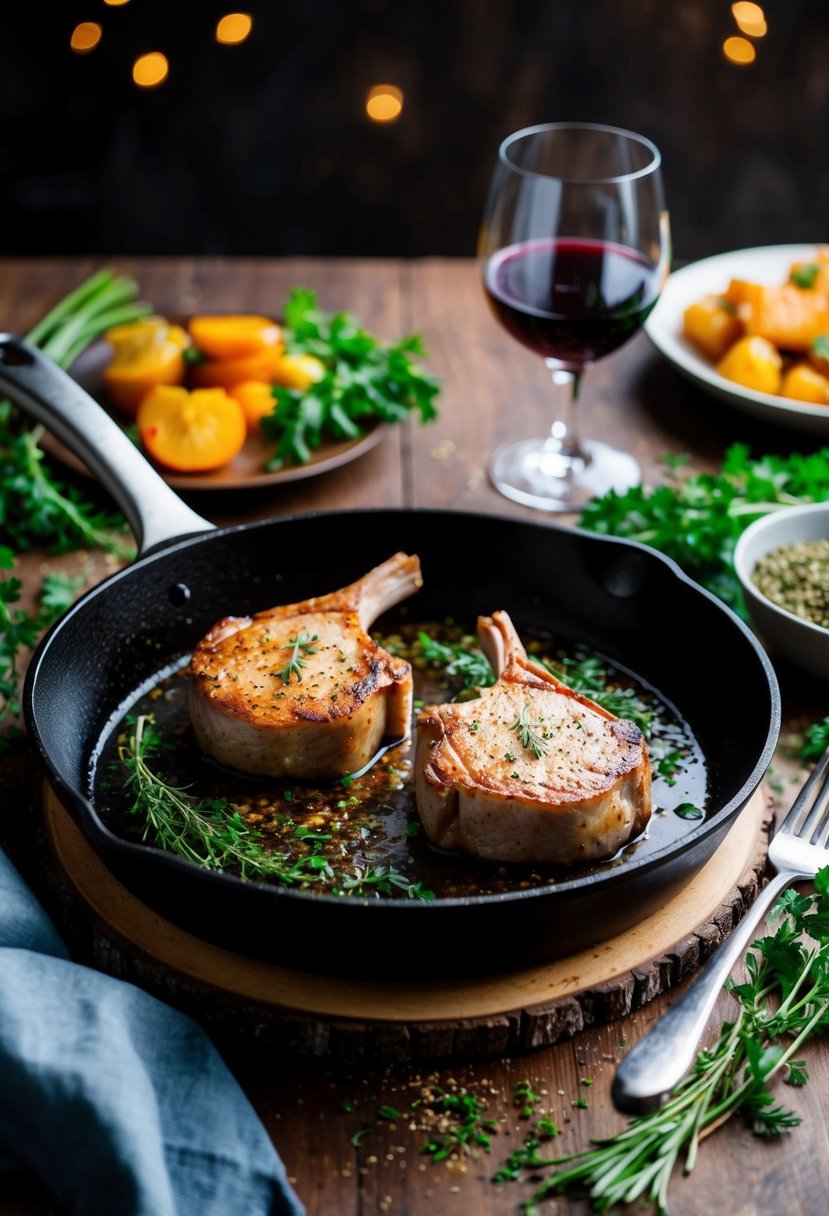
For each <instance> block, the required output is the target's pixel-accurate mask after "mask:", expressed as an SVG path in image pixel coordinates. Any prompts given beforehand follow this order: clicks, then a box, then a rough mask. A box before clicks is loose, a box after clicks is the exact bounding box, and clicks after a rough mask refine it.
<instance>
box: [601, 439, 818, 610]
mask: <svg viewBox="0 0 829 1216" xmlns="http://www.w3.org/2000/svg"><path fill="white" fill-rule="evenodd" d="M686 460H687V457H677V456H666V457H665V463H666V465H667V468H668V471H669V480H668V482H667V483H666V484H664V485H661V486H658V487H656V488H655V489H646V488H645V487H643V486H635V487H634V488H633V489H630V490H626V491H625V492H624V493H622V494H618V493H616V492H615V491H613V490H611V491H610V492H609V493H607V494H604V495H603V496H602V497H601V498H597V499H594V500H593V502H590V503H588V504H587V506H586V507H585V508H584V510H583V511H582V514H581V517H580V521H579V522H580V524H581V526H582V527H583V528H586V529H587V530H588V531H590V532H598V533H601V534H603V535H605V536H623V537H626V538H627V539H628V540H636V541H641V542H642V543H643V544H646V545H650V546H651V547H652V548H654V549H659V550H660V552H662V553H665V554H667V556H668V557H671V558H673V559H674V561H676V562H677V563H678V565H680V566H681V567H682V569H683V570H685V571H686V572H687V573H688V574H690V575H691V577H692V578H694V579H696V581H697V582H698V583H701V584H702V586H703V587H707V588H708V590H709V591H712V592H713V593H714V594H715V595H717V596H719V598H720V599H722V600H724V601H725V602H726V603H727V604H729V605H730V606H731V607H732V608H736V609H737V611H738V612H740V613H741V614H743V615H744V608H743V600H742V592H741V590H740V585H739V582H738V580H737V576H736V575H735V573H734V569H733V565H732V558H733V554H734V546H735V545H736V543H737V540H738V539H739V537H740V535H741V533H742V532H743V531H744V530H745V529H746V528H747V527H748V525H749V524H750V523H753V522H754V520H755V519H759V518H760V516H762V515H766V514H768V513H769V512H771V511H776V510H778V509H779V508H780V507H787V506H796V505H798V504H800V503H809V502H823V501H825V500H827V499H829V448H822V449H821V450H820V451H818V452H814V453H812V454H811V455H800V454H793V455H791V456H763V457H760V458H759V459H756V460H755V459H752V457H751V454H750V451H749V449H748V447H746V445H745V444H741V443H736V444H733V445H732V446H731V447H730V448H729V449H728V451H727V452H726V454H725V459H724V461H723V464H722V466H721V468H720V470H719V472H717V473H697V474H694V475H692V476H682V474H681V470H682V466H683V465H684V464H685V462H686Z"/></svg>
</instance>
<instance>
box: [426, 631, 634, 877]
mask: <svg viewBox="0 0 829 1216" xmlns="http://www.w3.org/2000/svg"><path fill="white" fill-rule="evenodd" d="M478 637H479V640H480V643H481V647H482V649H483V650H484V652H485V654H486V655H487V657H488V658H489V660H490V662H491V663H492V667H493V670H494V671H495V673H496V675H497V680H496V682H495V684H494V685H493V686H492V687H491V688H486V689H484V690H483V691H482V693H481V696H480V697H479V698H478V699H477V700H473V701H465V702H462V703H458V704H449V705H432V706H427V707H426V708H425V709H423V710H422V711H421V713H420V715H419V716H418V721H417V749H416V757H415V783H416V784H415V790H416V797H417V807H418V811H419V812H420V818H421V820H422V822H423V826H424V828H425V831H426V834H427V835H428V837H429V839H430V840H431V841H432V842H433V843H435V844H438V845H441V846H443V847H445V848H448V849H461V850H465V851H466V852H468V853H473V854H475V855H476V856H478V857H485V858H488V859H490V860H493V861H514V862H539V863H541V862H551V863H558V864H562V865H571V864H574V863H579V862H589V861H593V860H599V859H601V858H607V857H610V856H612V855H613V854H614V853H615V852H616V851H617V850H618V849H619V848H620V847H621V846H622V845H623V844H625V843H627V841H629V840H630V839H631V837H633V836H636V835H638V834H639V832H641V831H642V830H643V829H644V827H645V826H646V824H647V822H648V820H649V818H650V815H651V768H650V763H649V760H648V751H647V746H646V744H645V740H644V738H643V736H642V732H641V731H640V730H639V728H638V727H637V726H635V725H634V724H633V723H632V722H626V721H623V720H622V719H620V718H616V717H614V715H613V714H611V713H608V712H607V710H604V709H602V708H601V707H600V706H598V705H595V704H594V703H593V702H592V701H590V700H588V699H587V698H586V697H583V696H581V695H580V694H579V693H577V692H574V691H573V690H572V689H570V688H568V687H567V686H566V685H565V684H562V683H561V682H560V681H559V680H557V679H556V678H555V676H553V675H552V674H551V673H550V672H548V671H547V669H546V668H545V667H543V666H542V665H541V664H540V663H536V662H533V660H531V659H529V658H528V657H527V654H526V651H525V650H524V647H523V646H522V645H521V642H520V640H519V638H518V635H517V634H516V632H515V629H514V627H513V625H512V622H511V621H510V618H509V617H508V616H507V614H506V613H504V612H496V613H495V614H494V616H492V617H480V618H479V620H478Z"/></svg>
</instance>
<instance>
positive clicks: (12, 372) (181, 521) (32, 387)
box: [0, 333, 213, 553]
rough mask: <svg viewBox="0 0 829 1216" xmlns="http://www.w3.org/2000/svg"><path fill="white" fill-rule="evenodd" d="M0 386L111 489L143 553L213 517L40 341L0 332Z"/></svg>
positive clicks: (205, 527)
mask: <svg viewBox="0 0 829 1216" xmlns="http://www.w3.org/2000/svg"><path fill="white" fill-rule="evenodd" d="M0 389H2V390H4V391H5V392H6V393H7V394H8V395H9V397H10V398H11V400H12V401H13V402H14V403H15V405H18V406H19V407H20V408H21V409H22V410H23V411H24V412H25V413H27V414H31V415H32V417H34V418H36V419H37V421H38V422H42V423H43V424H44V426H46V427H48V429H49V430H50V431H51V432H52V433H53V434H54V435H56V436H57V438H58V439H59V440H60V441H61V443H65V444H66V446H67V447H68V448H69V449H70V450H71V451H72V452H73V453H74V454H75V455H76V456H77V457H79V458H80V459H81V460H82V461H83V462H84V464H85V465H87V467H88V468H89V469H90V470H91V471H92V472H93V473H94V474H95V476H96V477H97V478H98V479H99V480H100V481H101V483H102V484H103V485H104V486H105V487H106V489H107V490H109V492H110V494H111V495H112V497H113V498H114V499H115V501H116V502H117V504H118V506H119V507H120V508H121V510H122V511H123V512H124V514H125V515H126V517H127V520H128V521H129V525H130V527H131V528H132V530H133V532H134V533H135V536H136V538H137V540H138V548H139V552H140V553H146V551H147V550H148V549H152V548H153V547H154V546H155V545H158V544H161V543H163V542H164V541H168V540H174V539H176V538H177V537H179V536H185V535H187V534H188V533H192V532H207V531H209V530H212V528H213V524H211V523H209V522H208V520H206V519H202V517H201V516H200V515H197V514H196V513H195V511H191V510H190V508H189V507H188V506H187V504H186V503H184V502H182V500H181V499H180V498H179V497H178V495H177V494H175V493H174V492H173V490H171V489H170V487H169V486H168V485H167V483H166V481H164V479H163V478H162V477H161V476H159V474H158V473H156V471H155V469H154V468H153V467H152V466H151V465H150V464H149V463H148V462H147V461H146V460H145V459H144V457H143V456H142V455H141V453H140V452H139V451H138V449H137V448H136V447H135V445H134V444H133V443H132V442H131V441H130V440H129V439H128V438H127V436H126V435H125V434H124V432H123V431H122V430H121V428H120V427H119V426H118V424H117V423H116V422H113V420H112V419H111V418H110V417H109V415H108V414H107V413H106V411H105V410H103V409H102V408H101V406H100V405H98V403H97V401H95V400H93V398H92V397H90V396H89V394H88V393H87V392H86V391H85V390H84V389H82V388H81V386H80V385H79V384H77V383H76V381H74V380H73V379H72V377H71V376H69V375H67V374H66V372H65V371H62V370H61V368H59V367H58V365H57V364H56V363H54V362H53V361H52V360H51V359H49V358H48V357H47V356H46V355H44V354H43V353H42V352H41V351H39V350H38V349H37V347H35V346H32V345H31V344H30V343H28V342H24V341H23V339H22V338H18V337H16V336H15V335H14V334H3V333H0Z"/></svg>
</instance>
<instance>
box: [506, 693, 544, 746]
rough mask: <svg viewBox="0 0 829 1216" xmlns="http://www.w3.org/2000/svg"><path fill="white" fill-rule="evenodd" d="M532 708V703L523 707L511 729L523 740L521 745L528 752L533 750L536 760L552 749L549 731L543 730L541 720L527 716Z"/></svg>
mask: <svg viewBox="0 0 829 1216" xmlns="http://www.w3.org/2000/svg"><path fill="white" fill-rule="evenodd" d="M529 708H530V703H529V701H527V703H526V705H523V706H522V707H521V712H520V713H519V715H518V717H517V718H516V719H515V721H514V722H513V724H512V726H511V727H510V730H514V731H515V733H516V734H517V735H518V738H519V739H520V740H521V746H522V747H523V748H526V750H527V751H528V752H532V754H533V755H534V756H535V758H536V760H540V759H541V757H542V756H546V755H547V752H548V751H549V750H550V745H549V743H548V742H547V738H548V732H546V731H544V730H543V727H542V724H541V722H530V720H529V718H528V717H527V712H528V710H529Z"/></svg>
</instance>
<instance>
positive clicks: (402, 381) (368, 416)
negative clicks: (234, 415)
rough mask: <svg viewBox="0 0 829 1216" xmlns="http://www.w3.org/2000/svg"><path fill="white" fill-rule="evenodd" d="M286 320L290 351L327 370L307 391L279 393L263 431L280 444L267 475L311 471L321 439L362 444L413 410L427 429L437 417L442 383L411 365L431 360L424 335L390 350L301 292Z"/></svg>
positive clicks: (348, 319)
mask: <svg viewBox="0 0 829 1216" xmlns="http://www.w3.org/2000/svg"><path fill="white" fill-rule="evenodd" d="M283 319H284V324H285V345H286V348H287V350H288V351H289V352H290V353H292V354H303V355H313V356H314V357H315V358H317V359H319V360H320V361H321V362H322V363H323V364H324V366H325V369H326V371H325V375H324V376H323V378H322V379H321V380H319V381H318V382H317V383H316V384H314V385H312V386H311V387H310V388H309V389H307V390H306V391H304V392H303V391H300V390H298V389H288V388H280V387H276V388H274V389H273V395H274V398H275V401H276V404H275V406H274V410H273V413H272V414H270V415H269V416H268V417H267V418H264V419H263V420H262V424H261V425H262V431H263V433H264V435H265V436H266V437H267V438H268V439H271V440H273V441H274V442H275V443H276V451H275V452H274V454H273V456H272V457H271V458H270V460H269V461H268V465H267V467H268V468H269V469H281V468H282V467H283V465H285V464H290V463H294V464H306V463H307V462H308V461H309V460H310V459H311V449H312V448H316V447H319V445H320V443H321V442H322V441H323V439H357V438H359V436H360V435H362V434H363V433H364V431H365V430H366V429H367V428H368V426H370V425H372V424H374V423H375V422H400V421H401V420H402V419H404V418H406V417H407V416H408V415H409V414H410V413H411V412H412V411H416V412H418V413H419V414H420V417H421V419H422V421H423V422H428V421H429V420H430V419H432V418H435V417H436V416H437V410H436V408H435V404H434V399H435V397H436V396H437V393H438V390H439V385H438V382H437V380H436V379H435V378H434V377H433V376H429V375H427V374H426V373H425V372H424V371H423V370H422V369H421V368H420V367H418V366H417V365H416V364H415V363H414V362H413V358H414V357H416V356H418V357H420V356H424V355H425V353H426V352H425V350H424V347H423V342H422V340H421V338H420V335H419V334H410V335H409V336H408V337H405V338H401V339H400V341H399V342H395V343H394V344H393V345H391V346H385V345H383V344H382V343H381V342H379V341H378V340H377V338H374V337H372V336H371V334H368V333H366V332H365V330H364V329H362V328H361V327H360V325H359V323H358V322H357V319H356V318H355V317H353V316H352V315H351V313H347V312H338V313H330V312H323V311H322V310H321V309H319V308H318V307H317V297H316V292H313V291H309V290H308V289H307V288H303V287H298V288H295V289H294V290H293V291H292V292H291V294H290V295H289V297H288V300H287V302H286V304H285V307H284V309H283Z"/></svg>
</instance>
